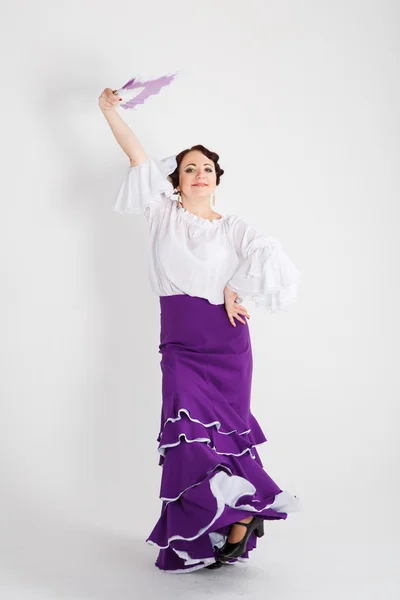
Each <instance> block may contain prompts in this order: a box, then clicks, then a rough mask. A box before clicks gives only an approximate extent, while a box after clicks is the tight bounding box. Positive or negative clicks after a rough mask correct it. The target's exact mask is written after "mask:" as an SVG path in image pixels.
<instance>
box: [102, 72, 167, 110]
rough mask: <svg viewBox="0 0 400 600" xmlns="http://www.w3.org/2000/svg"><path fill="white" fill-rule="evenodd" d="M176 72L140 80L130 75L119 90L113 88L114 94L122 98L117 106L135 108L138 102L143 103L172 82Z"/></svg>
mask: <svg viewBox="0 0 400 600" xmlns="http://www.w3.org/2000/svg"><path fill="white" fill-rule="evenodd" d="M176 76H177V73H173V74H172V75H163V76H162V77H158V78H157V79H149V80H147V81H141V80H140V79H139V78H138V77H132V79H130V80H129V81H128V82H127V83H125V85H123V86H122V88H120V89H119V90H113V93H114V95H115V96H118V97H119V98H122V102H121V103H120V104H118V106H122V108H125V109H135V108H136V107H137V106H138V105H139V104H144V103H145V101H146V100H147V99H148V98H151V97H152V96H155V95H156V94H158V93H159V92H160V90H161V89H162V88H163V87H165V86H167V85H169V84H170V83H172V81H173V80H174V79H175V77H176Z"/></svg>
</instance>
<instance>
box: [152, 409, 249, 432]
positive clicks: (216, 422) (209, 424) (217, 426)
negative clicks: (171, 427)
mask: <svg viewBox="0 0 400 600" xmlns="http://www.w3.org/2000/svg"><path fill="white" fill-rule="evenodd" d="M181 412H183V413H186V415H187V416H188V418H189V419H190V420H191V421H193V423H200V425H203V426H204V427H212V426H213V425H215V427H216V429H217V431H218V433H220V434H221V435H231V434H232V433H237V434H238V435H246V434H247V433H250V432H251V429H247V430H246V431H242V432H241V433H239V431H238V430H237V429H233V430H232V431H220V430H219V429H220V427H221V423H220V422H219V421H213V422H212V423H202V422H201V421H199V420H198V419H193V418H192V417H191V416H190V413H189V411H188V409H187V408H180V409H179V410H178V416H177V417H176V418H174V417H168V419H166V420H165V421H164V425H163V428H164V427H165V425H166V424H167V423H168V421H171V422H172V423H175V422H176V421H180V420H181V419H182V417H181V416H180V413H181ZM160 433H161V432H160Z"/></svg>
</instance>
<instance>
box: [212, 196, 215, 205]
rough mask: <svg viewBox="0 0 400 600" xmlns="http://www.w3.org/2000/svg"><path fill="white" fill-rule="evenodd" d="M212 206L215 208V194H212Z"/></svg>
mask: <svg viewBox="0 0 400 600" xmlns="http://www.w3.org/2000/svg"><path fill="white" fill-rule="evenodd" d="M212 205H213V206H215V194H213V199H212Z"/></svg>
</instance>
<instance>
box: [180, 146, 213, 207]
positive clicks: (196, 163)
mask: <svg viewBox="0 0 400 600" xmlns="http://www.w3.org/2000/svg"><path fill="white" fill-rule="evenodd" d="M216 185H217V175H216V172H215V165H214V162H213V161H212V160H211V159H210V158H208V157H207V156H205V155H204V154H203V153H202V152H200V151H199V150H192V151H191V152H188V153H187V154H186V155H185V156H184V158H183V160H182V162H181V164H180V166H179V185H178V187H177V189H178V190H180V192H181V194H182V196H185V197H186V198H199V197H204V196H211V194H212V193H213V192H214V190H215V188H216Z"/></svg>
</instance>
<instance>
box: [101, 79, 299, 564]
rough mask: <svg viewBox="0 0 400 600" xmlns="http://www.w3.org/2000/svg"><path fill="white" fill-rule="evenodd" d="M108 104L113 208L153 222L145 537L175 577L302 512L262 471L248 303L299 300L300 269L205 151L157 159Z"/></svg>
mask: <svg viewBox="0 0 400 600" xmlns="http://www.w3.org/2000/svg"><path fill="white" fill-rule="evenodd" d="M118 102H119V99H118V97H116V96H115V95H114V94H113V90H111V89H110V88H106V89H105V90H104V91H103V92H102V94H101V96H100V97H99V106H100V109H101V111H102V112H103V114H104V116H105V118H106V120H107V122H108V124H109V126H110V128H111V130H112V132H113V134H114V136H115V139H116V140H117V142H118V143H119V145H120V146H121V148H122V150H123V151H124V152H125V153H126V154H127V156H128V157H129V159H130V167H129V168H128V171H127V173H126V175H125V177H124V180H123V181H122V184H121V187H120V189H119V192H118V194H117V197H116V200H115V204H114V210H116V211H117V212H119V213H123V214H126V213H133V214H137V213H142V214H144V216H145V218H146V220H147V222H148V224H149V231H150V256H149V259H150V260H149V280H150V283H151V288H152V290H153V291H154V292H155V293H156V294H157V295H158V296H159V299H160V345H159V352H160V353H161V361H160V366H161V371H162V408H161V421H160V432H159V436H158V438H157V441H158V443H159V445H158V452H159V464H160V466H162V475H161V485H160V499H161V501H162V507H161V514H160V517H159V519H158V521H157V523H156V524H155V527H154V528H153V530H152V532H151V533H150V535H149V537H148V538H147V540H146V541H147V542H148V543H149V544H152V545H155V546H157V547H158V548H159V553H158V557H157V560H156V562H155V565H156V566H157V567H158V568H159V569H161V570H163V571H165V572H170V573H189V572H191V571H195V570H197V569H202V568H209V569H211V568H212V569H216V568H220V567H223V565H226V564H229V563H235V562H237V561H242V562H245V561H246V560H247V559H248V557H249V552H250V551H251V550H254V549H255V548H256V546H257V539H258V538H261V537H262V536H263V535H264V522H265V521H266V520H267V521H268V520H270V519H286V517H287V514H288V513H289V512H297V511H299V510H301V508H300V506H299V500H298V498H297V497H296V496H293V495H291V494H290V493H289V492H288V491H283V490H282V489H280V488H279V487H278V485H277V484H276V483H275V482H274V481H273V480H272V479H271V477H270V476H269V475H268V473H267V472H266V471H265V470H264V468H263V464H262V462H261V459H260V456H259V454H258V452H257V449H256V446H257V445H258V444H262V443H263V442H265V441H267V440H266V437H265V435H264V433H263V431H262V429H261V427H260V425H259V423H258V422H257V420H256V418H255V417H254V415H253V414H252V412H251V407H250V400H251V382H252V368H253V361H252V347H251V339H250V331H249V326H248V321H247V320H248V319H249V318H250V315H249V313H248V311H247V310H246V308H245V307H244V306H243V305H242V304H241V302H243V300H246V299H248V300H253V301H254V303H255V306H256V307H258V306H261V307H263V308H264V309H267V310H268V311H270V312H275V311H277V310H282V309H286V307H287V306H288V305H289V304H291V303H292V302H293V301H294V300H295V299H296V295H297V285H298V279H299V277H300V272H299V271H298V269H297V268H296V267H295V266H294V264H293V263H292V262H291V261H290V259H289V258H288V256H287V255H286V254H285V252H284V251H283V249H282V247H281V244H280V243H279V242H278V240H276V239H275V238H272V237H267V236H265V235H263V234H262V233H260V232H259V231H257V230H256V229H255V228H254V227H253V226H251V225H250V224H248V223H247V222H246V220H245V219H243V218H242V217H239V216H236V215H233V214H225V215H221V214H219V213H218V212H216V211H215V210H214V209H213V206H214V205H215V193H214V192H215V189H216V187H217V186H218V185H219V183H220V179H221V177H222V175H223V173H224V171H223V169H222V168H221V167H220V164H219V156H218V154H216V153H215V152H212V151H210V150H208V149H207V148H205V147H204V146H202V145H196V146H192V147H191V148H189V149H185V150H183V151H182V152H180V153H179V154H177V155H176V156H175V155H174V156H169V157H168V158H164V159H162V160H155V159H153V158H150V157H148V156H147V154H146V152H145V151H144V149H143V147H142V146H141V144H140V142H139V140H138V139H137V138H136V136H135V135H134V134H133V132H132V131H131V129H130V128H129V127H128V125H127V124H126V123H125V121H124V120H123V119H122V117H121V116H120V115H119V114H118V112H117V111H116V106H117V105H118Z"/></svg>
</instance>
